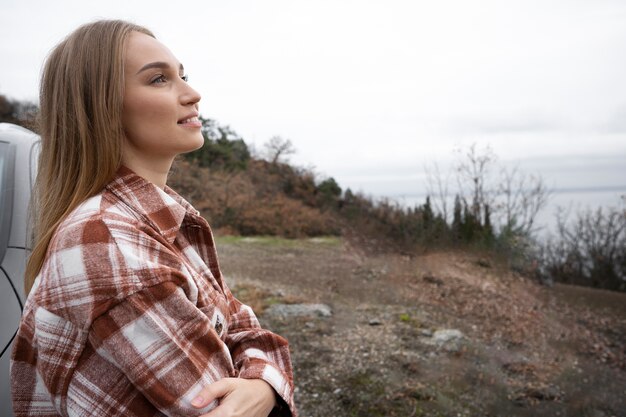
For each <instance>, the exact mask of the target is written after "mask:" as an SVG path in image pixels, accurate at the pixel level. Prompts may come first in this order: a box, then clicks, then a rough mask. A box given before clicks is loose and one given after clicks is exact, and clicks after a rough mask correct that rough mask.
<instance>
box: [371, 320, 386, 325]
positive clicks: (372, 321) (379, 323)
mask: <svg viewBox="0 0 626 417" xmlns="http://www.w3.org/2000/svg"><path fill="white" fill-rule="evenodd" d="M381 324H383V322H382V321H380V320H378V319H371V320H370V321H369V325H370V326H380V325H381Z"/></svg>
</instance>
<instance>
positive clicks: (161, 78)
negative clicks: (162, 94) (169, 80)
mask: <svg viewBox="0 0 626 417" xmlns="http://www.w3.org/2000/svg"><path fill="white" fill-rule="evenodd" d="M164 82H165V75H159V76H158V77H156V78H154V79H153V80H152V81H150V83H151V84H161V83H164Z"/></svg>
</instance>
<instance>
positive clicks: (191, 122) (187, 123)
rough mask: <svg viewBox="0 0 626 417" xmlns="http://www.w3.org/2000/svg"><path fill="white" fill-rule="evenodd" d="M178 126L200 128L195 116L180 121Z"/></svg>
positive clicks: (200, 123)
mask: <svg viewBox="0 0 626 417" xmlns="http://www.w3.org/2000/svg"><path fill="white" fill-rule="evenodd" d="M178 124H179V125H180V126H183V127H202V122H201V121H200V120H199V119H198V117H197V116H194V117H189V118H187V119H184V120H181V121H179V122H178Z"/></svg>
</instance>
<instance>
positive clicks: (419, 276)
mask: <svg viewBox="0 0 626 417" xmlns="http://www.w3.org/2000/svg"><path fill="white" fill-rule="evenodd" d="M218 251H219V253H220V258H221V261H222V269H223V270H224V272H225V275H226V276H227V278H228V280H229V283H230V285H231V286H233V287H234V288H235V292H236V294H237V295H238V296H239V297H240V298H242V299H243V300H244V301H246V302H250V303H253V304H256V305H260V306H261V308H263V306H265V307H267V306H269V305H271V304H275V303H280V302H283V300H285V302H288V303H293V302H302V301H306V302H319V303H326V304H329V305H330V306H331V307H332V309H333V315H332V317H330V318H306V317H304V318H297V317H296V318H289V319H285V318H279V317H272V316H269V315H267V314H260V317H261V320H262V322H263V323H264V324H265V325H266V326H269V327H270V328H272V329H273V330H275V331H277V332H278V333H281V334H283V335H284V336H286V337H287V338H288V339H289V340H290V343H291V348H292V353H293V359H294V364H295V373H296V384H297V386H298V390H297V393H296V400H297V403H298V405H299V408H300V411H301V415H302V416H306V417H322V416H325V417H330V416H333V417H335V416H363V417H365V416H368V417H370V416H459V415H461V416H551V417H552V416H590V417H591V416H593V417H597V416H625V415H626V411H625V410H626V400H625V399H626V389H625V388H624V387H626V362H625V347H626V295H624V294H620V293H613V292H606V291H602V290H593V289H588V288H582V287H571V286H565V285H560V284H557V285H555V286H554V287H553V288H547V287H542V286H540V285H539V284H537V283H536V282H535V281H531V280H529V279H527V278H524V277H522V276H520V275H519V274H517V273H512V272H510V270H509V269H508V268H507V266H506V265H503V264H500V263H499V262H498V261H497V260H496V259H493V258H490V257H489V256H488V255H485V254H484V253H469V252H458V251H445V252H438V253H431V254H427V255H423V256H417V257H409V256H406V255H401V254H393V253H385V254H382V253H380V254H376V253H373V252H371V251H368V252H367V253H366V252H364V251H362V250H360V249H359V248H358V247H355V246H354V245H352V244H350V243H349V242H348V241H346V240H342V239H337V238H331V239H319V238H318V239H316V240H315V239H302V240H285V239H277V238H233V237H227V238H222V239H219V240H218ZM438 329H457V330H460V331H461V332H462V333H463V334H464V336H465V337H464V338H463V339H462V341H461V342H460V343H459V344H458V345H456V346H452V347H445V346H444V347H437V346H436V345H433V344H432V343H431V342H430V341H431V337H430V336H429V335H432V333H433V332H435V331H436V330H438Z"/></svg>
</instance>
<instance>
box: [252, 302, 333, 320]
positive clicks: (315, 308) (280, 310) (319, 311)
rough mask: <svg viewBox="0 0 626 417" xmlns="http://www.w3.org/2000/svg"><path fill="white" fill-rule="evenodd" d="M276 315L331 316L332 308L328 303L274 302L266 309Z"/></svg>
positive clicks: (269, 313)
mask: <svg viewBox="0 0 626 417" xmlns="http://www.w3.org/2000/svg"><path fill="white" fill-rule="evenodd" d="M265 314H266V315H268V316H274V317H330V316H332V314H333V313H332V310H331V309H330V307H329V306H327V305H326V304H274V305H272V306H270V307H269V308H268V309H267V310H265Z"/></svg>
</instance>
